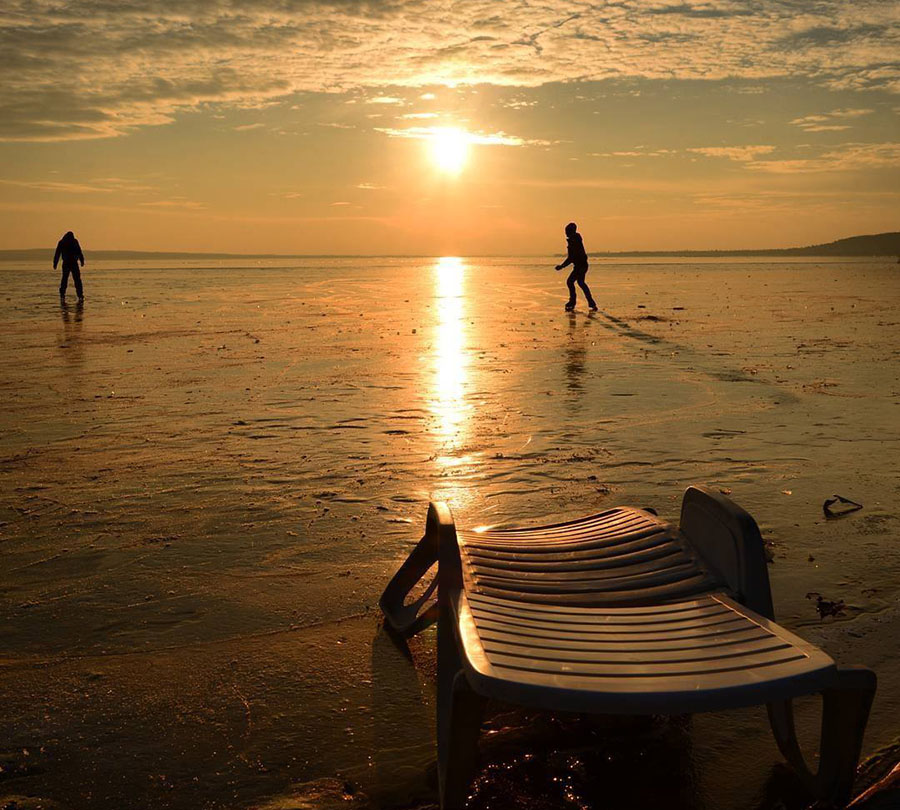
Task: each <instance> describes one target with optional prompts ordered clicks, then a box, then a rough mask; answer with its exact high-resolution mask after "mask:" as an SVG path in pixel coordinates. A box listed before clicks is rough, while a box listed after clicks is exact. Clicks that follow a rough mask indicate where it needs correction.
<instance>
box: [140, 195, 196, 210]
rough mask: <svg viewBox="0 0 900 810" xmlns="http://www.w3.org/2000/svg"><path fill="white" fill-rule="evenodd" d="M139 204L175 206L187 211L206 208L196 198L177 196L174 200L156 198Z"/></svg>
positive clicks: (150, 206)
mask: <svg viewBox="0 0 900 810" xmlns="http://www.w3.org/2000/svg"><path fill="white" fill-rule="evenodd" d="M138 205H144V206H147V207H148V208H175V209H183V210H186V211H201V210H203V209H205V208H206V206H205V205H203V203H199V202H196V201H195V200H185V199H181V198H176V199H174V200H154V201H152V202H142V203H138Z"/></svg>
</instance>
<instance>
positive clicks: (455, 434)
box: [432, 256, 468, 446]
mask: <svg viewBox="0 0 900 810" xmlns="http://www.w3.org/2000/svg"><path fill="white" fill-rule="evenodd" d="M435 276H436V277H435V293H436V298H437V316H438V322H437V330H436V335H435V336H436V338H437V340H436V342H435V389H434V397H433V400H432V402H433V408H434V411H435V414H436V415H437V417H438V419H439V432H440V435H441V438H442V439H443V440H444V441H446V442H448V443H449V444H450V446H455V445H457V444H458V443H459V440H460V438H461V437H460V433H461V430H462V428H463V426H464V424H465V421H466V413H465V412H466V410H467V405H466V402H465V382H466V376H467V374H466V366H467V361H468V357H467V354H468V352H467V350H466V345H465V337H464V332H463V329H464V327H463V316H464V298H463V295H464V289H463V287H464V281H465V265H464V264H463V261H462V259H459V258H457V257H456V256H443V257H441V258H440V259H438V261H437V264H436V265H435Z"/></svg>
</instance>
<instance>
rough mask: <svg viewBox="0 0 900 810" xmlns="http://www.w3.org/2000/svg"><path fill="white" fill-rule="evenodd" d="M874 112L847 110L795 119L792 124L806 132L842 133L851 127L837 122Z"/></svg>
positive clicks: (868, 110)
mask: <svg viewBox="0 0 900 810" xmlns="http://www.w3.org/2000/svg"><path fill="white" fill-rule="evenodd" d="M873 112H875V111H874V110H870V109H862V108H845V109H838V110H832V111H831V112H827V113H818V114H815V115H804V116H803V117H802V118H795V119H794V120H793V121H791V123H792V124H794V125H795V126H798V127H800V129H802V130H803V131H804V132H840V131H842V130H845V129H850V127H851V125H850V124H841V123H836V122H837V121H841V120H847V119H851V118H859V117H861V116H863V115H870V114H871V113H873Z"/></svg>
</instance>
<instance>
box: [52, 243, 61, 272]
mask: <svg viewBox="0 0 900 810" xmlns="http://www.w3.org/2000/svg"><path fill="white" fill-rule="evenodd" d="M61 252H62V251H61V245H59V244H57V246H56V253H54V254H53V269H54V270H56V265H58V264H59V254H60V253H61Z"/></svg>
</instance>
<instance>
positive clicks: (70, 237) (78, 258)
mask: <svg viewBox="0 0 900 810" xmlns="http://www.w3.org/2000/svg"><path fill="white" fill-rule="evenodd" d="M60 259H62V279H60V282H59V296H60V298H65V297H66V287H67V286H68V284H69V273H71V274H72V281H74V282H75V292H76V293H77V294H78V300H79V301H84V289H83V288H82V286H81V270H80V268H79V266H78V265H79V263H80V264H81V267H84V254H83V253H82V252H81V245H79V244H78V240H77V239H76V238H75V234H74V233H72V231H66V235H65V236H64V237H63V238H62V239H60V240H59V243H58V244H57V245H56V253H55V254H54V255H53V269H54V270H56V266H57V265H58V264H59V260H60Z"/></svg>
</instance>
